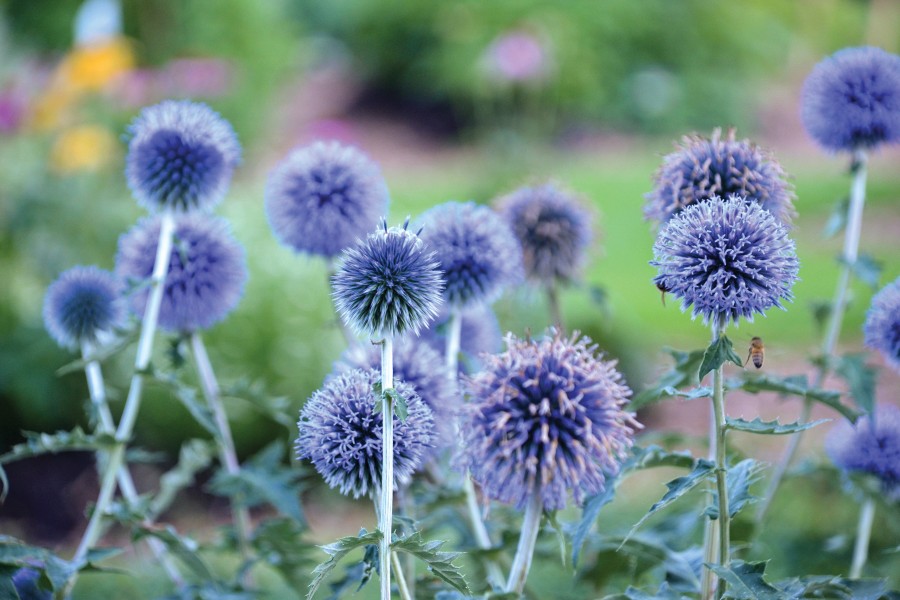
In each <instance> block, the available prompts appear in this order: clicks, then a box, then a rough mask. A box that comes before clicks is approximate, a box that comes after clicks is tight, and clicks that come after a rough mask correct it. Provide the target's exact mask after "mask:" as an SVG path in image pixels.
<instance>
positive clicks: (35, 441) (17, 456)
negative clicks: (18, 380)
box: [0, 427, 116, 464]
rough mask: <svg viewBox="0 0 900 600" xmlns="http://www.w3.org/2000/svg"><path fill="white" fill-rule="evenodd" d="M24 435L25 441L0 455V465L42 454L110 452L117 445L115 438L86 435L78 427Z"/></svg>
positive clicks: (109, 435) (27, 432) (98, 434)
mask: <svg viewBox="0 0 900 600" xmlns="http://www.w3.org/2000/svg"><path fill="white" fill-rule="evenodd" d="M23 434H24V436H25V441H24V442H22V443H21V444H16V445H15V446H13V447H12V449H11V450H10V451H9V452H7V453H6V454H3V455H0V464H5V463H10V462H14V461H17V460H21V459H23V458H30V457H32V456H40V455H42V454H56V453H58V452H66V451H78V450H90V451H93V452H98V451H101V450H108V449H110V448H112V447H113V446H115V445H116V438H115V436H113V435H111V434H108V433H97V434H94V433H85V432H84V430H83V429H81V427H76V428H75V429H73V430H71V431H57V432H56V433H38V432H33V431H24V432H23Z"/></svg>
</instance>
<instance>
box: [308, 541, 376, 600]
mask: <svg viewBox="0 0 900 600" xmlns="http://www.w3.org/2000/svg"><path fill="white" fill-rule="evenodd" d="M380 540H381V532H380V531H377V530H376V531H373V532H372V533H366V530H365V529H363V530H361V531H360V532H359V535H358V536H356V537H352V536H347V537H342V538H341V539H339V540H338V541H336V542H334V543H333V544H328V545H325V546H320V548H321V549H322V550H324V551H325V553H326V554H328V557H329V558H328V560H326V561H325V562H323V563H321V564H319V565H318V566H316V568H315V569H313V572H312V574H313V580H312V581H311V582H310V584H309V590H307V592H306V598H307V600H312V597H313V596H314V595H315V594H316V592H317V591H318V589H319V587H320V586H321V585H322V583H323V582H324V581H325V579H326V578H327V577H328V575H329V574H330V573H331V571H332V570H334V568H335V567H336V566H337V564H338V562H340V560H341V559H342V558H344V557H345V556H346V555H347V554H349V553H350V552H351V551H353V550H355V549H356V548H361V547H363V546H368V545H370V544H376V545H377V544H378V542H379V541H380Z"/></svg>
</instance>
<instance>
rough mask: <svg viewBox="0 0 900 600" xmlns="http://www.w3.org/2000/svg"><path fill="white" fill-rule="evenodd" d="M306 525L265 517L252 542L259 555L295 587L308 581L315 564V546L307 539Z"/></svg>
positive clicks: (286, 519)
mask: <svg viewBox="0 0 900 600" xmlns="http://www.w3.org/2000/svg"><path fill="white" fill-rule="evenodd" d="M305 529H306V528H305V527H304V526H303V525H301V524H299V523H297V522H296V521H294V520H293V519H289V518H287V517H275V518H271V519H266V520H265V521H263V522H262V523H260V524H259V525H258V526H257V528H256V530H255V531H254V532H253V539H252V544H253V548H254V549H255V550H256V552H257V554H258V556H261V557H265V561H266V563H267V564H268V565H269V566H270V567H272V568H273V569H276V570H277V571H278V572H279V573H281V575H282V577H284V578H285V580H286V581H287V582H288V583H290V584H291V585H292V586H293V587H295V588H299V587H301V586H306V585H308V584H309V573H310V571H311V570H312V569H313V567H314V566H315V564H316V560H315V559H314V558H313V551H314V550H316V548H317V547H316V546H314V545H313V544H310V543H309V542H308V541H306V540H305V539H304V536H303V532H304V531H305Z"/></svg>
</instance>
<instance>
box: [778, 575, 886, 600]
mask: <svg viewBox="0 0 900 600" xmlns="http://www.w3.org/2000/svg"><path fill="white" fill-rule="evenodd" d="M774 585H775V587H777V588H778V589H780V590H781V593H782V594H783V596H782V597H783V598H787V599H789V600H794V599H799V598H834V599H835V600H882V599H883V598H892V597H894V596H888V595H886V594H889V592H888V589H887V584H886V583H885V581H884V580H883V579H846V578H844V577H836V576H834V575H809V576H806V577H800V578H791V579H785V580H783V581H778V582H776V583H775V584H774Z"/></svg>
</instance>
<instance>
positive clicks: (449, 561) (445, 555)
mask: <svg viewBox="0 0 900 600" xmlns="http://www.w3.org/2000/svg"><path fill="white" fill-rule="evenodd" d="M443 545H444V542H443V541H440V540H438V541H430V542H426V541H425V540H423V539H422V535H421V534H420V533H419V532H415V533H413V534H412V535H410V536H407V537H405V538H401V539H398V540H395V541H393V542H391V550H396V551H399V552H408V553H409V554H412V555H413V556H415V557H416V558H418V559H419V560H422V561H424V562H425V563H426V564H427V565H428V569H429V570H430V571H431V572H432V573H434V575H435V576H437V577H438V578H439V579H441V580H443V581H445V582H446V583H448V584H450V585H451V586H453V588H454V589H456V590H458V591H460V592H462V593H463V594H471V592H470V591H469V586H468V584H467V583H466V580H465V577H463V574H462V572H461V571H460V569H459V567H457V566H456V565H454V564H453V560H454V559H455V558H456V557H458V556H459V554H460V553H459V552H441V551H440V548H441V546H443Z"/></svg>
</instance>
